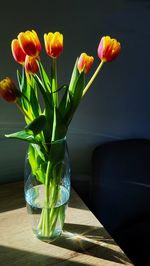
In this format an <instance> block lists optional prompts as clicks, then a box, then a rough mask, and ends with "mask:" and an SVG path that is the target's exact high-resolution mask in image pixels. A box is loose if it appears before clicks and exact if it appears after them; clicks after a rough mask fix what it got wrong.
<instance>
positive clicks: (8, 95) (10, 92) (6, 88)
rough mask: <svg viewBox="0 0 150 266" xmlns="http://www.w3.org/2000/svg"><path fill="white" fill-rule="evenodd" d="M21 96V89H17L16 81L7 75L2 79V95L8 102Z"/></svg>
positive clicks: (0, 91) (0, 93) (14, 100)
mask: <svg viewBox="0 0 150 266" xmlns="http://www.w3.org/2000/svg"><path fill="white" fill-rule="evenodd" d="M20 96H21V93H20V91H19V90H17V88H16V85H15V83H14V82H13V81H12V80H11V79H10V78H8V77H7V78H5V79H3V80H2V81H0V97H2V98H3V99H4V100H6V101H7V102H16V100H17V99H18V97H20Z"/></svg>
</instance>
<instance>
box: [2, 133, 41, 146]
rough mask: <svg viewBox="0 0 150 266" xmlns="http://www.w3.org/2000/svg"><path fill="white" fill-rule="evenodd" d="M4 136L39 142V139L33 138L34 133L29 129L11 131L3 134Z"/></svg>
mask: <svg viewBox="0 0 150 266" xmlns="http://www.w3.org/2000/svg"><path fill="white" fill-rule="evenodd" d="M5 137H6V138H11V139H20V140H24V141H27V142H30V143H36V144H39V141H38V140H36V139H35V137H34V135H32V132H31V131H25V130H22V131H19V132H16V133H12V134H9V135H5Z"/></svg>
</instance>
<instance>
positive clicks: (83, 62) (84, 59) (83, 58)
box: [77, 53, 94, 73]
mask: <svg viewBox="0 0 150 266" xmlns="http://www.w3.org/2000/svg"><path fill="white" fill-rule="evenodd" d="M93 62H94V57H93V56H89V55H87V54H86V53H82V54H81V55H80V57H79V60H78V65H77V67H78V70H79V72H80V73H81V72H82V71H83V70H84V72H85V73H87V72H88V71H89V70H90V68H91V67H92V65H93Z"/></svg>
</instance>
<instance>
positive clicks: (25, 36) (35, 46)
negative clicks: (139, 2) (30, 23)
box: [18, 30, 41, 57]
mask: <svg viewBox="0 0 150 266" xmlns="http://www.w3.org/2000/svg"><path fill="white" fill-rule="evenodd" d="M18 41H19V44H20V46H21V48H22V50H23V51H24V53H25V54H26V55H29V56H35V57H37V56H38V55H39V53H40V51H41V44H40V41H39V38H38V36H37V34H36V32H35V31H34V30H32V31H29V30H28V31H25V32H21V33H19V35H18Z"/></svg>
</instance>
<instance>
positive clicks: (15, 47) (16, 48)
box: [11, 39, 26, 64]
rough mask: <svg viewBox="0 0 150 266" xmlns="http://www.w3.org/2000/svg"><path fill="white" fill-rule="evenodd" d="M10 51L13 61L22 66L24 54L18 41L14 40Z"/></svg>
mask: <svg viewBox="0 0 150 266" xmlns="http://www.w3.org/2000/svg"><path fill="white" fill-rule="evenodd" d="M11 50H12V54H13V57H14V59H15V61H16V62H17V63H19V64H23V63H24V61H25V57H26V54H25V53H24V51H23V50H22V49H21V47H20V44H19V41H18V40H17V39H14V40H13V41H12V43H11Z"/></svg>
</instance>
